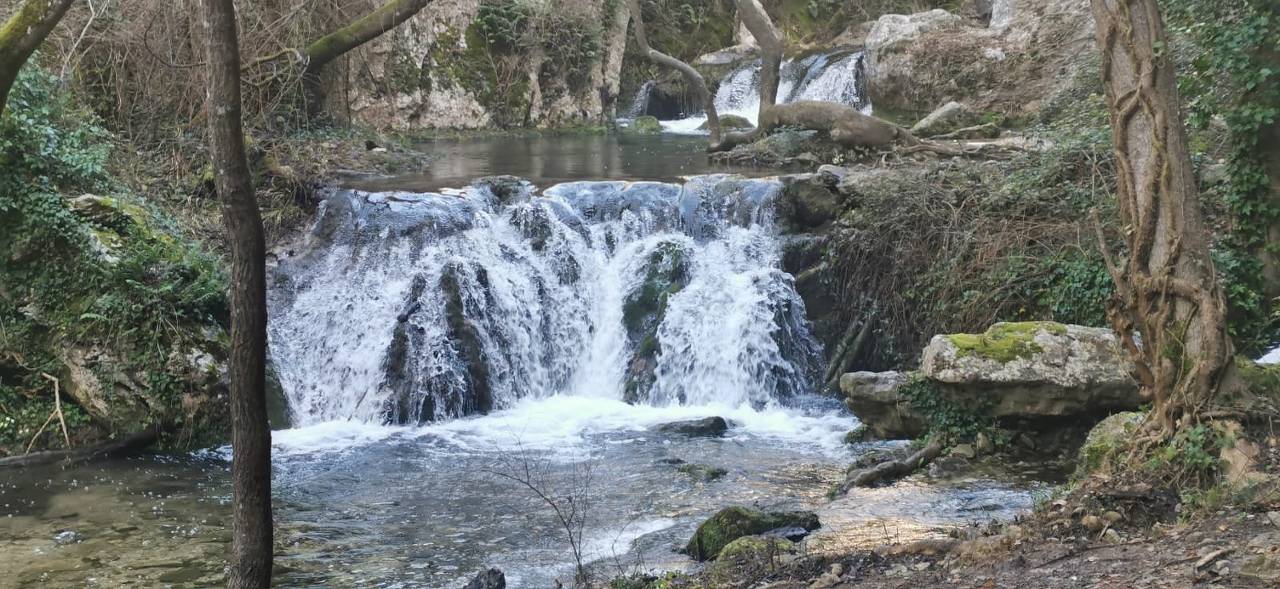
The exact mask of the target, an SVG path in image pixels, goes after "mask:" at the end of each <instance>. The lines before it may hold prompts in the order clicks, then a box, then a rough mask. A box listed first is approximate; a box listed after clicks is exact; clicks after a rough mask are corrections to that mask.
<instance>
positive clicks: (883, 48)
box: [866, 8, 963, 63]
mask: <svg viewBox="0 0 1280 589" xmlns="http://www.w3.org/2000/svg"><path fill="white" fill-rule="evenodd" d="M962 22H963V20H962V19H961V18H960V17H959V16H957V15H954V14H951V13H950V12H947V11H945V10H943V9H941V8H935V9H933V10H929V11H927V12H919V13H916V14H910V15H903V14H886V15H884V16H882V17H880V19H879V20H877V21H876V24H875V25H873V26H872V27H871V32H870V33H868V34H867V41H866V50H867V55H868V56H869V57H870V58H871V59H872V63H874V60H875V59H876V58H877V56H883V55H884V54H885V53H887V52H890V51H894V50H896V49H901V48H903V47H905V46H907V45H908V44H910V43H911V42H913V41H915V40H916V39H919V38H920V35H921V34H923V33H926V32H928V31H933V30H937V29H944V28H951V27H957V26H960V25H961V23H962Z"/></svg>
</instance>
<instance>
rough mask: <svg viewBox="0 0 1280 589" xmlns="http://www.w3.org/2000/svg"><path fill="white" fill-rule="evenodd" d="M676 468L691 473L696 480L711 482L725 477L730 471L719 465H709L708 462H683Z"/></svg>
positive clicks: (690, 475)
mask: <svg viewBox="0 0 1280 589" xmlns="http://www.w3.org/2000/svg"><path fill="white" fill-rule="evenodd" d="M676 470H678V471H680V472H682V473H684V474H687V475H689V477H690V478H692V479H693V480H695V481H702V482H704V483H710V482H712V481H717V480H720V479H722V478H724V476H725V475H727V474H729V471H727V470H725V469H723V468H720V467H718V466H708V465H706V464H681V465H679V466H678V467H676Z"/></svg>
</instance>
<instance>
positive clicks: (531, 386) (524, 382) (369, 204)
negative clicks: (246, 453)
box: [269, 176, 821, 425]
mask: <svg viewBox="0 0 1280 589" xmlns="http://www.w3.org/2000/svg"><path fill="white" fill-rule="evenodd" d="M779 191H780V185H779V184H778V183H777V182H774V181H771V180H747V179H742V178H737V177H728V176H704V177H694V178H692V179H690V180H688V181H687V182H686V183H684V184H682V185H680V184H666V183H656V182H635V183H628V182H574V183H566V184H559V185H556V186H552V187H550V188H548V189H547V190H545V191H544V192H542V193H541V194H537V193H536V191H535V190H534V189H533V187H532V186H530V185H529V184H527V183H515V182H514V181H511V180H505V181H501V182H498V181H481V182H479V183H477V184H476V185H473V186H471V187H469V188H466V189H464V190H461V191H450V192H447V193H441V194H410V193H365V192H358V191H344V192H339V193H336V194H335V195H333V196H331V197H330V198H329V199H328V200H327V201H326V202H325V203H324V206H323V207H322V210H321V212H320V214H319V217H318V220H317V222H316V224H315V227H314V228H313V230H312V232H311V234H310V236H309V238H308V243H307V244H306V245H305V246H304V247H303V248H302V250H301V251H302V253H301V254H300V255H298V256H296V257H293V258H290V259H288V260H285V261H284V262H282V263H281V264H280V265H279V267H278V268H277V269H276V270H275V271H274V272H273V274H272V280H273V282H272V286H271V291H270V295H271V296H270V304H271V318H272V320H271V325H270V329H269V335H270V345H271V352H272V356H273V359H274V361H275V364H276V366H277V372H278V373H279V375H280V378H281V383H282V385H283V386H284V389H285V392H286V396H287V398H288V400H289V403H290V407H291V410H292V412H293V413H294V419H295V421H294V423H296V424H301V425H306V424H310V423H317V422H323V421H331V420H335V419H354V420H359V421H365V422H393V423H421V422H426V421H433V420H441V419H447V418H451V417H457V416H462V415H467V414H472V413H483V412H487V411H489V410H492V409H500V408H503V407H508V406H510V405H512V404H513V403H514V402H515V401H517V400H518V399H521V398H525V397H548V396H551V395H575V396H588V397H603V398H609V399H625V400H627V401H628V402H632V403H648V404H653V405H671V404H697V405H705V404H719V405H729V406H741V405H751V406H755V407H759V406H762V405H764V404H767V403H769V402H771V401H775V400H780V399H784V398H786V397H788V396H790V395H793V394H796V393H803V392H808V391H812V390H813V387H812V382H813V379H814V378H815V375H816V372H817V371H818V370H819V367H820V363H821V351H820V348H819V345H818V344H817V342H816V341H815V340H814V338H813V337H812V336H811V335H810V333H809V327H808V323H807V321H806V319H805V311H804V304H803V302H802V301H801V300H800V298H799V296H798V295H797V294H796V292H795V289H794V285H793V283H792V278H791V277H790V276H789V275H787V274H786V273H784V272H782V270H781V269H779V261H780V255H781V251H780V245H779V241H778V238H777V235H776V232H775V230H774V227H773V223H772V207H773V203H774V200H775V199H776V198H777V195H778V192H779Z"/></svg>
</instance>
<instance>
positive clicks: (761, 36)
mask: <svg viewBox="0 0 1280 589" xmlns="http://www.w3.org/2000/svg"><path fill="white" fill-rule="evenodd" d="M736 3H737V6H738V18H740V19H742V24H743V25H746V27H747V30H748V31H750V32H751V36H752V37H755V38H756V43H757V44H759V46H760V110H759V114H758V117H757V119H756V120H764V111H765V110H766V109H768V108H769V107H771V106H773V105H774V104H777V102H778V85H779V83H781V81H782V48H783V47H782V35H781V34H780V33H778V28H777V27H775V26H773V19H771V18H769V13H768V12H765V10H764V6H761V5H760V0H736Z"/></svg>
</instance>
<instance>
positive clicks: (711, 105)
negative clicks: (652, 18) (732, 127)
mask: <svg viewBox="0 0 1280 589" xmlns="http://www.w3.org/2000/svg"><path fill="white" fill-rule="evenodd" d="M627 4H628V6H630V7H631V19H632V21H631V25H632V30H633V32H634V33H635V38H636V45H639V46H640V53H643V54H644V55H645V57H648V58H649V61H652V62H654V63H656V64H658V65H661V66H666V67H669V68H672V69H674V70H676V71H678V72H680V74H681V75H683V76H684V79H685V82H686V83H687V84H689V86H691V87H692V88H693V91H694V92H696V93H697V94H698V98H699V99H700V100H702V104H703V108H704V109H705V110H706V113H707V128H708V129H709V130H710V132H711V145H712V146H716V145H718V144H719V143H720V117H719V115H717V114H716V97H715V95H713V94H712V93H711V91H710V90H709V89H708V88H707V80H706V79H705V78H703V77H702V74H700V73H698V70H696V69H693V66H690V65H689V64H687V63H685V62H683V61H680V60H679V59H676V58H674V57H672V56H670V55H667V54H666V53H663V52H661V51H658V50H657V49H654V48H653V47H650V46H649V39H648V35H647V34H646V33H645V27H644V15H643V14H642V13H641V12H640V2H639V0H628V2H627Z"/></svg>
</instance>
